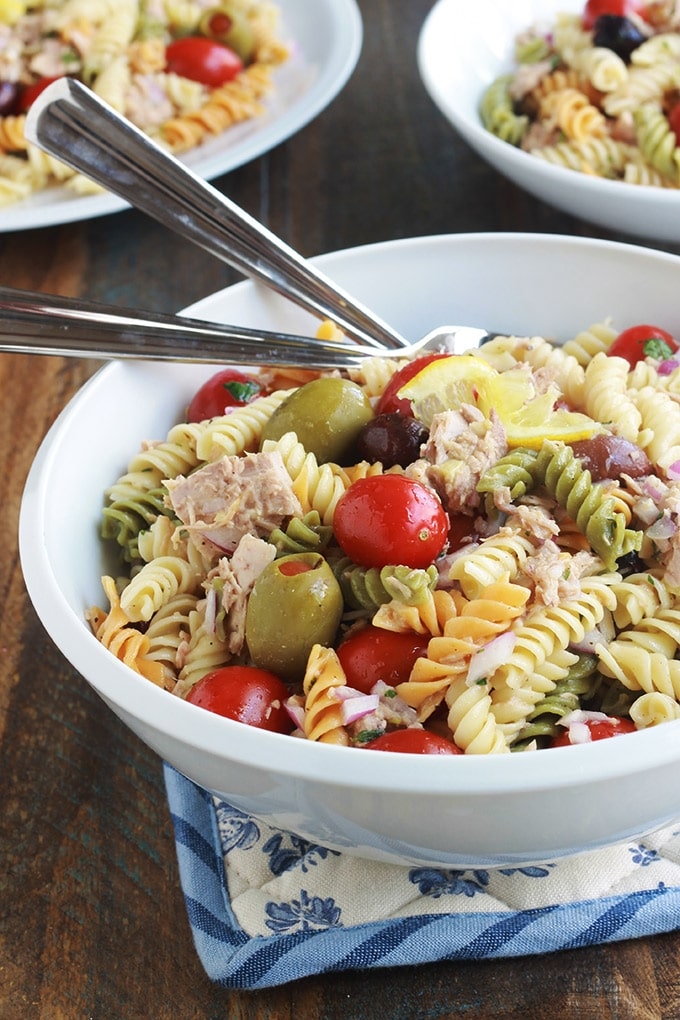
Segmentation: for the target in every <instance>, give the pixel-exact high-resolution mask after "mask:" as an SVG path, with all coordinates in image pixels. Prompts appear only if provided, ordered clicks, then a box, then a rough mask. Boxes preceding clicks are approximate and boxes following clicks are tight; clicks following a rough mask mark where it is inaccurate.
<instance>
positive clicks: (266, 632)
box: [246, 553, 343, 682]
mask: <svg viewBox="0 0 680 1020" xmlns="http://www.w3.org/2000/svg"><path fill="white" fill-rule="evenodd" d="M342 610H343V600H342V592H341V590H340V585H339V584H338V582H337V580H336V578H335V575H334V574H333V571H332V570H331V568H330V567H329V565H328V563H327V562H326V560H325V559H324V558H323V556H319V554H318V553H293V554H291V555H290V556H281V557H280V559H277V560H273V562H272V563H270V564H269V565H268V566H267V567H265V569H264V570H263V571H262V573H261V574H260V576H259V577H258V578H257V580H256V581H255V584H254V586H253V590H252V592H251V593H250V598H249V599H248V609H247V611H246V644H247V646H248V651H249V653H250V657H251V659H252V660H253V663H254V664H255V665H256V666H258V667H259V668H260V669H268V670H271V672H272V673H276V675H277V676H280V677H281V678H282V679H283V680H287V681H289V682H290V681H300V680H302V677H303V676H304V672H305V666H306V665H307V659H308V657H309V653H310V651H311V650H312V646H313V645H315V644H320V645H331V644H333V642H334V640H335V637H336V633H337V630H338V627H339V625H340V618H341V616H342Z"/></svg>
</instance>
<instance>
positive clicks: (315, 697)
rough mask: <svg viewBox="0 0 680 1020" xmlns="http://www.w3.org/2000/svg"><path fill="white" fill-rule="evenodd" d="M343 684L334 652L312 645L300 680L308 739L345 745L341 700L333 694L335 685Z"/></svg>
mask: <svg viewBox="0 0 680 1020" xmlns="http://www.w3.org/2000/svg"><path fill="white" fill-rule="evenodd" d="M345 684H346V679H345V674H344V672H343V669H342V666H341V665H340V660H339V659H338V657H337V654H336V653H335V652H334V651H333V649H332V648H324V647H323V646H322V645H315V646H314V647H313V648H312V650H311V652H310V655H309V662H308V664H307V670H306V672H305V675H304V679H303V681H302V689H303V691H304V695H305V723H304V731H305V736H306V737H307V739H308V740H318V741H320V742H321V743H323V744H341V745H345V746H346V745H347V744H348V743H349V738H348V736H347V732H346V730H345V727H344V725H343V721H342V705H341V702H339V701H338V700H337V698H335V697H334V696H333V692H334V691H335V689H336V688H338V687H342V686H345Z"/></svg>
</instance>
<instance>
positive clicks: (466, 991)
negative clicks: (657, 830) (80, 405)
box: [0, 0, 680, 1020]
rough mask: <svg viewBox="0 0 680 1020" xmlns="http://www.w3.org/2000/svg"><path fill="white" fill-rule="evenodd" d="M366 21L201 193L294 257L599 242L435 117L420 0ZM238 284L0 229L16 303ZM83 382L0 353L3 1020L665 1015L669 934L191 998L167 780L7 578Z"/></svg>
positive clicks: (149, 229)
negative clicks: (338, 58)
mask: <svg viewBox="0 0 680 1020" xmlns="http://www.w3.org/2000/svg"><path fill="white" fill-rule="evenodd" d="M360 4H361V7H362V13H363V17H364V27H365V41H364V48H363V52H362V56H361V59H360V62H359V65H358V67H357V70H356V72H355V74H354V76H353V78H352V79H351V81H350V83H349V84H348V85H347V86H346V88H345V89H344V91H343V92H342V93H341V95H340V96H339V97H338V98H337V99H336V100H335V102H334V103H333V104H332V105H331V106H330V107H329V108H328V109H327V110H326V111H325V112H323V113H322V114H321V115H320V116H319V117H318V118H317V119H316V121H315V122H314V123H312V124H310V125H309V126H308V127H306V128H304V129H303V130H302V131H301V132H300V133H299V134H297V135H296V136H295V137H294V138H292V139H291V140H290V141H288V142H286V143H285V144H283V145H281V146H279V147H278V148H277V149H275V150H274V151H273V152H271V153H270V154H268V155H267V156H265V157H263V158H262V159H259V160H256V161H255V162H253V163H251V164H249V165H247V166H245V167H243V168H242V169H240V170H237V171H236V172H234V173H231V174H229V175H228V176H226V177H224V178H223V179H221V180H220V181H218V182H217V183H218V185H219V186H220V187H221V188H222V189H223V190H224V191H225V192H226V193H228V194H229V195H230V196H231V197H232V198H234V199H235V200H236V201H237V202H239V203H240V204H241V205H243V206H244V207H245V208H246V209H248V210H249V211H250V212H251V213H253V214H254V215H255V216H257V217H259V218H260V219H261V220H263V221H264V222H265V223H266V224H267V225H268V226H269V227H271V228H272V229H273V230H274V231H275V232H276V233H278V234H279V235H281V236H283V237H284V238H285V239H286V240H288V241H289V242H290V243H291V244H293V245H294V246H296V247H297V248H298V249H299V250H300V251H302V252H303V253H304V254H306V255H312V254H316V253H319V252H322V251H328V250H333V249H337V248H343V247H346V246H353V245H358V244H363V243H366V242H371V241H378V240H383V239H389V238H398V237H404V236H411V235H418V234H430V233H433V234H436V233H447V232H459V231H478V230H484V231H489V230H500V231H507V230H516V229H519V230H535V231H542V232H556V233H577V234H585V235H592V236H596V235H602V234H603V233H604V232H603V231H602V230H599V229H598V228H594V227H592V226H590V225H588V224H585V223H580V222H577V221H575V220H573V219H571V218H570V217H568V216H566V215H563V214H561V213H558V212H556V211H555V210H553V209H551V208H549V207H547V206H545V205H542V204H541V203H539V202H538V201H536V200H534V199H532V198H531V197H529V196H528V195H526V194H524V193H522V192H521V191H519V190H518V189H517V188H515V187H514V186H512V185H511V184H509V183H507V182H506V181H504V180H502V179H501V178H500V177H499V176H497V174H496V173H495V172H494V171H492V170H491V169H489V168H488V167H487V166H486V165H485V164H484V163H482V162H481V160H479V159H478V158H477V157H476V156H475V155H474V154H473V153H472V152H471V151H470V150H469V149H468V148H467V147H466V146H465V145H464V144H463V143H462V142H461V141H460V140H459V139H458V138H457V137H456V136H455V135H454V133H453V132H452V131H451V129H450V128H449V127H448V126H447V124H446V123H445V122H444V120H443V118H442V117H441V116H440V115H439V113H438V112H437V111H436V110H435V109H434V108H433V106H432V105H431V103H430V101H429V99H428V98H427V96H426V94H425V91H424V89H423V87H422V85H421V84H420V81H419V78H418V74H417V69H416V64H415V43H416V38H417V34H418V31H419V29H420V26H421V24H422V21H423V19H424V17H425V15H426V14H427V12H428V10H429V8H430V6H431V3H430V2H428V0H389V2H388V0H360ZM1 216H2V213H1V212H0V217H1ZM608 236H611V237H616V236H617V235H608ZM619 239H623V240H632V239H631V238H626V237H621V238H619ZM650 243H651V242H650ZM668 250H675V251H680V248H675V249H672V248H669V249H668ZM235 278H236V277H235V274H234V273H232V272H231V271H230V270H228V269H227V268H226V267H225V266H223V265H222V264H220V263H218V262H216V261H214V260H212V259H211V258H210V257H208V256H207V255H204V254H203V253H201V252H199V251H197V250H195V249H193V248H191V247H190V246H189V245H188V244H184V243H183V242H182V241H180V240H177V239H175V238H173V237H171V236H169V235H168V233H167V232H166V231H165V230H164V229H162V228H161V227H159V226H156V225H155V223H153V222H151V221H150V220H148V219H147V218H146V217H144V216H143V215H141V214H139V213H136V212H133V211H125V212H122V213H118V214H116V215H113V216H109V217H105V218H103V219H97V220H93V221H90V222H83V223H76V224H72V225H64V226H57V227H52V228H48V229H43V230H31V231H26V232H19V233H14V234H2V235H0V281H1V282H2V283H4V284H8V285H12V286H17V287H24V288H31V289H36V290H43V291H46V292H54V293H60V294H69V295H80V296H83V297H88V298H93V299H99V300H105V301H109V302H112V303H117V304H120V305H126V304H127V305H130V306H135V305H138V306H142V307H144V306H146V307H148V308H150V309H157V310H167V311H174V310H176V309H178V308H180V307H183V306H185V305H187V304H189V303H190V302H191V301H194V300H195V299H197V298H199V297H201V296H203V295H205V294H207V293H210V292H212V291H215V290H217V289H219V288H220V287H222V286H224V285H226V284H227V283H230V282H232V281H233V280H234V279H235ZM95 367H96V365H95V364H94V363H91V362H84V361H75V360H66V359H61V358H30V357H24V356H9V355H4V356H3V357H2V358H1V359H0V388H1V392H2V402H1V403H0V416H1V421H2V427H1V429H0V436H1V437H2V439H1V441H0V459H1V464H2V477H3V486H2V506H3V511H4V517H5V536H6V540H5V542H4V544H3V546H2V551H1V552H0V563H1V570H0V592H1V605H2V610H3V613H2V629H1V632H0V633H1V637H0V889H1V890H2V894H1V896H0V1017H1V1018H2V1020H15V1018H23V1017H31V1020H38V1018H41V1020H57V1018H67V1020H71V1018H73V1020H76V1018H86V1017H93V1018H95V1020H117V1018H130V1020H133V1018H134V1020H137V1018H139V1020H142V1018H166V1017H167V1018H178V1017H181V1018H193V1017H196V1018H199V1017H200V1018H203V1017H205V1018H217V1017H225V1018H236V1017H239V1018H242V1020H246V1018H250V1020H254V1018H265V1017H267V1018H283V1017H296V1018H300V1017H310V1018H311V1017H323V1018H325V1020H332V1018H336V1017H343V1018H347V1017H357V1018H358V1017H366V1018H389V1020H400V1018H412V1017H413V1018H414V1017H429V1018H433V1017H453V1016H464V1017H466V1018H467V1020H473V1018H481V1017H496V1018H498V1017H532V1018H540V1017H553V1016H561V1017H563V1018H565V1020H566V1018H570V1017H574V1018H575V1017H578V1018H579V1020H589V1018H593V1020H595V1018H597V1020H605V1018H607V1017H613V1018H616V1020H625V1018H631V1020H632V1018H635V1020H640V1018H657V1017H664V1018H665V1017H668V1018H671V1017H678V1016H680V933H679V934H670V935H662V936H658V937H655V938H648V939H643V940H639V941H633V942H624V943H617V944H614V945H611V946H603V947H597V948H593V949H584V950H575V951H569V952H563V953H559V954H555V955H550V956H545V957H542V958H531V959H524V960H522V959H520V960H501V961H497V962H483V963H465V962H457V963H443V964H439V965H431V966H423V967H420V968H406V969H401V970H396V971H370V972H362V973H342V974H334V975H330V976H323V977H319V978H310V979H306V980H303V981H300V982H297V983H294V984H292V985H289V986H286V987H283V988H280V989H274V990H270V991H263V992H255V993H235V992H228V991H223V990H220V989H219V988H217V987H215V986H213V985H212V984H211V983H210V982H209V981H208V979H207V977H206V976H205V974H204V972H203V970H202V967H201V965H200V963H199V961H198V958H197V956H196V954H195V951H194V948H193V943H192V941H191V936H190V931H189V926H188V922H187V917H186V912H185V908H184V902H183V898H182V894H181V890H180V885H179V879H178V873H177V865H176V860H175V851H174V843H173V837H172V831H171V825H170V819H169V816H168V810H167V803H166V799H165V793H164V787H163V783H162V776H161V763H160V761H159V759H158V758H157V757H156V755H155V754H153V753H152V752H151V751H150V750H148V749H147V748H146V747H145V746H144V745H143V744H142V743H141V742H140V741H139V740H138V739H137V738H136V737H134V736H133V735H132V734H131V733H130V732H128V730H127V729H126V728H125V727H124V726H123V725H122V724H121V723H120V722H118V720H117V719H116V718H115V717H114V716H113V714H112V713H111V712H110V711H109V710H108V709H107V708H105V707H104V706H103V705H102V703H101V702H100V701H99V699H98V698H97V697H96V696H95V695H94V694H93V693H92V692H91V691H90V689H89V687H88V686H87V684H86V683H85V682H84V680H82V679H81V678H80V677H79V676H78V675H77V674H76V673H75V672H74V670H73V669H72V668H71V667H70V666H69V664H68V662H66V661H65V660H64V658H63V657H62V656H61V654H60V653H59V652H57V651H56V650H55V648H54V646H53V645H52V643H51V641H50V640H49V639H48V638H47V637H46V635H45V633H44V631H43V629H42V627H41V625H40V623H39V622H38V621H37V618H36V616H35V613H34V612H33V610H32V608H31V605H30V603H29V601H28V598H27V596H26V593H25V590H24V586H23V581H22V576H21V571H20V566H19V560H18V555H17V542H16V530H17V521H18V514H19V502H20V497H21V492H22V487H23V483H24V479H25V476H26V473H27V471H28V468H29V465H30V463H31V459H32V457H33V454H34V452H35V450H36V448H37V446H38V444H39V442H40V440H41V438H42V436H43V435H44V433H45V431H46V430H47V428H48V426H49V425H50V423H51V422H52V421H53V419H54V417H55V416H56V414H57V413H58V411H59V410H60V408H61V407H62V406H63V405H64V404H65V402H66V401H67V400H68V398H69V397H70V396H71V395H72V394H73V393H74V392H75V391H76V390H77V389H78V387H79V386H80V385H81V383H82V382H83V381H84V380H85V379H86V378H87V377H88V376H89V375H90V374H91V372H92V371H93V370H94V368H95Z"/></svg>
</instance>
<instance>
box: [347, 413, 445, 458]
mask: <svg viewBox="0 0 680 1020" xmlns="http://www.w3.org/2000/svg"><path fill="white" fill-rule="evenodd" d="M428 435H429V433H428V431H427V429H426V428H425V426H424V425H423V424H422V423H421V422H419V421H416V419H415V418H411V417H410V416H409V415H407V414H398V413H397V412H394V413H393V414H379V415H377V416H376V417H375V418H374V419H373V421H369V422H368V423H367V424H366V425H364V427H363V428H362V430H361V432H360V433H359V437H358V439H357V453H358V454H359V457H360V458H361V459H362V460H369V461H371V462H374V461H380V463H381V464H382V466H383V467H385V468H390V467H394V465H395V464H399V465H400V466H401V467H404V468H405V467H408V465H409V464H412V463H413V461H414V460H417V458H418V457H419V456H420V448H421V446H422V445H423V443H425V442H426V441H427V437H428Z"/></svg>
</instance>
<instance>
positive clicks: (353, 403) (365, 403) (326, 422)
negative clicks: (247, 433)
mask: <svg viewBox="0 0 680 1020" xmlns="http://www.w3.org/2000/svg"><path fill="white" fill-rule="evenodd" d="M372 418H373V409H372V407H371V404H370V401H369V399H368V397H367V396H366V394H365V393H364V391H363V390H362V389H361V387H360V386H358V385H357V383H353V382H350V380H349V379H341V378H339V377H338V376H329V377H327V378H321V379H313V380H312V382H308V383H305V385H304V386H301V387H300V388H299V389H297V390H295V392H294V393H291V395H290V396H289V397H287V398H286V399H285V400H284V401H283V403H282V404H280V405H279V407H277V409H276V410H275V411H274V413H273V415H272V416H271V418H270V419H269V421H268V422H267V424H266V425H265V427H264V431H263V434H262V439H263V441H264V440H265V439H274V440H276V439H280V438H281V437H282V436H284V435H285V434H286V433H287V432H295V434H296V435H297V437H298V439H299V440H300V442H301V443H302V445H303V446H304V448H305V450H307V451H308V452H309V453H313V454H314V455H315V457H316V459H317V460H318V461H319V463H320V464H325V463H327V462H328V461H333V462H334V463H336V464H343V463H352V462H353V461H354V460H355V459H356V456H355V454H354V444H355V442H356V440H357V437H358V435H359V433H360V432H361V430H362V428H363V427H364V425H366V423H367V422H369V421H371V419H372Z"/></svg>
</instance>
